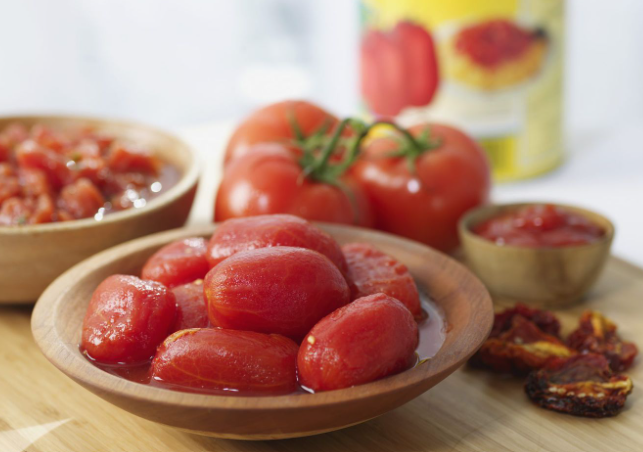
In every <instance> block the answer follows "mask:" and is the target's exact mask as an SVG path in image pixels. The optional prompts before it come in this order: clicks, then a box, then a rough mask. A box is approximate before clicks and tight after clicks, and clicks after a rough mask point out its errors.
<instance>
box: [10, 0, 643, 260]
mask: <svg viewBox="0 0 643 452" xmlns="http://www.w3.org/2000/svg"><path fill="white" fill-rule="evenodd" d="M532 1H538V0H532ZM567 18H568V20H567V31H568V34H567V38H568V40H567V49H566V69H567V70H566V81H565V85H566V91H565V101H566V103H565V104H566V131H567V142H568V146H567V148H568V159H567V162H566V164H565V165H564V166H563V167H562V168H560V169H559V170H557V171H555V172H552V173H550V174H548V175H546V176H544V177H542V178H539V179H535V180H531V181H525V182H521V183H514V184H504V185H499V186H497V187H496V189H495V193H494V195H495V199H496V200H498V201H505V200H522V199H526V200H552V201H561V202H568V203H575V204H581V205H584V206H586V207H590V208H594V209H596V210H599V211H601V212H603V213H605V214H607V215H608V216H610V217H611V218H612V219H613V220H614V221H615V222H616V225H617V230H618V232H617V239H616V242H615V251H616V253H617V254H620V255H623V256H625V257H627V258H629V259H631V260H634V261H637V262H638V263H639V264H641V265H643V233H642V231H643V214H642V213H641V209H642V207H643V201H642V198H643V145H641V133H642V132H643V27H642V26H641V24H642V23H643V1H642V0H611V1H606V0H568V14H567ZM358 30H359V17H358V12H357V6H356V3H355V2H354V1H351V0H306V1H305V0H235V1H231V0H163V1H161V0H135V1H132V0H56V1H50V0H20V1H15V0H0V42H1V43H2V45H1V46H0V49H1V50H0V81H1V82H2V83H1V84H0V114H12V113H16V112H43V111H47V112H73V113H88V114H95V115H107V116H117V117H128V118H134V119H138V120H142V121H145V122H150V123H155V124H158V125H161V126H166V127H170V128H173V129H175V130H177V131H180V132H181V133H183V134H184V136H185V137H186V138H187V139H189V140H190V141H192V142H193V143H194V144H195V145H197V146H198V147H199V149H200V151H201V152H202V154H203V155H204V157H205V158H206V160H208V161H209V163H210V165H209V167H208V168H210V169H208V170H207V173H206V174H205V175H204V176H205V178H204V180H205V181H206V182H205V184H204V187H203V188H202V191H201V193H200V194H199V198H200V200H201V202H202V205H203V206H209V204H211V201H210V200H211V197H212V190H213V188H207V187H211V186H213V185H215V179H216V177H217V176H216V174H217V172H216V163H215V162H216V159H217V158H218V155H219V153H220V151H221V148H222V146H223V145H224V142H225V139H226V136H227V133H229V127H230V126H231V125H232V124H234V121H235V120H236V119H238V118H239V117H241V116H242V115H243V114H244V113H246V112H247V111H249V110H251V109H252V108H253V107H255V106H257V105H261V104H263V103H266V102H270V101H273V100H280V99H283V98H285V97H307V98H310V99H313V100H316V101H318V102H320V103H322V104H323V105H325V106H327V107H328V108H330V109H332V110H334V111H336V112H337V113H339V114H351V113H354V112H355V111H356V105H357V98H358V96H357V89H356V86H357V77H356V74H357V66H356V61H357V60H356V47H357V41H358ZM206 208H207V207H203V208H202V209H206ZM195 215H196V216H197V218H201V219H206V218H209V215H210V213H209V212H206V211H205V210H203V211H202V212H195Z"/></svg>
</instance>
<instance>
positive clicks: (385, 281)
mask: <svg viewBox="0 0 643 452" xmlns="http://www.w3.org/2000/svg"><path fill="white" fill-rule="evenodd" d="M342 251H343V252H344V256H345V257H346V262H348V272H349V275H350V278H351V281H352V282H353V284H354V285H355V290H354V292H353V298H362V297H365V296H367V295H375V294H377V293H383V294H386V295H388V296H390V297H393V298H395V299H397V300H399V301H401V302H402V304H403V305H404V306H406V307H407V308H408V309H409V311H411V314H413V315H414V316H415V317H416V318H418V319H419V318H421V317H422V306H421V305H420V295H419V294H418V289H417V286H416V285H415V281H414V280H413V277H412V276H411V274H410V273H409V270H408V269H407V268H406V266H405V265H404V264H402V263H400V262H398V261H396V260H395V259H393V258H392V257H391V256H389V255H387V254H384V253H382V252H381V251H380V250H378V249H377V248H375V247H374V246H373V245H371V244H368V243H349V244H348V245H344V246H343V247H342Z"/></svg>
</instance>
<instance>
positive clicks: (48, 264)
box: [0, 116, 199, 304]
mask: <svg viewBox="0 0 643 452" xmlns="http://www.w3.org/2000/svg"><path fill="white" fill-rule="evenodd" d="M11 122H20V123H23V124H26V125H28V126H29V125H32V124H35V123H40V124H45V125H48V126H51V127H55V128H57V129H77V128H80V127H91V128H94V129H96V130H98V131H100V132H105V133H107V134H110V135H113V136H116V137H119V138H125V139H127V140H131V141H132V142H134V143H140V144H141V145H143V146H146V147H149V148H150V149H151V150H152V151H153V152H155V153H156V154H157V155H158V156H160V157H161V158H162V159H164V160H165V161H167V162H169V163H171V164H173V165H175V166H176V167H178V168H179V170H180V171H181V173H182V175H181V178H180V180H179V181H178V183H177V184H176V185H175V186H173V187H171V188H170V189H169V190H167V192H165V193H162V194H161V195H160V196H159V197H157V198H155V199H153V200H151V201H150V202H148V203H147V205H146V206H145V207H143V208H140V209H131V210H126V211H123V212H115V213H110V214H109V215H105V217H104V218H103V219H102V220H101V221H96V220H94V219H93V218H88V219H82V220H75V221H69V222H61V223H48V224H39V225H30V226H18V227H9V226H0V250H1V251H0V304H3V303H33V302H34V301H35V300H36V299H37V298H38V297H39V296H40V294H41V293H42V291H43V290H44V289H45V288H46V287H47V286H48V285H49V284H50V283H51V282H52V281H53V280H54V279H56V277H58V276H60V275H61V274H62V273H63V272H64V271H65V270H67V269H69V268H70V267H72V266H73V265H75V264H77V263H78V262H80V261H82V260H83V259H85V258H87V257H89V256H91V255H93V254H96V253H97V252H99V251H102V250H104V249H107V248H109V247H111V246H114V245H116V244H119V243H122V242H126V241H128V240H131V239H134V238H137V237H141V236H144V235H148V234H152V233H155V232H159V231H164V230H167V229H174V228H177V227H180V226H183V224H185V221H186V220H187V217H188V214H189V212H190V208H191V207H192V201H193V200H194V195H195V192H196V186H197V180H198V176H199V170H198V164H197V159H196V156H195V154H194V152H193V151H192V150H191V149H190V147H189V146H188V145H187V144H185V143H184V142H183V141H181V140H179V139H178V138H177V137H175V136H173V135H170V134H168V133H166V132H163V131H161V130H158V129H155V128H153V127H150V126H146V125H141V124H136V123H131V122H124V121H113V120H106V119H92V118H80V117H70V116H13V117H2V118H0V129H2V128H4V127H5V126H6V125H7V124H9V123H11Z"/></svg>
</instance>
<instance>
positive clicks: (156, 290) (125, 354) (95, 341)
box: [81, 275, 176, 364]
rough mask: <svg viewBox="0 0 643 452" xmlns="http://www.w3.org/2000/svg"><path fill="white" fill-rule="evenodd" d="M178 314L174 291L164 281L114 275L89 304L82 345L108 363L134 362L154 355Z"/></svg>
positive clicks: (101, 285) (87, 351)
mask: <svg viewBox="0 0 643 452" xmlns="http://www.w3.org/2000/svg"><path fill="white" fill-rule="evenodd" d="M175 316H176V300H175V298H174V295H173V294H172V293H171V292H170V291H169V290H167V288H165V286H163V285H162V284H159V283H157V282H154V281H143V280H142V279H139V278H137V277H136V276H129V275H112V276H110V277H108V278H107V279H105V280H104V281H103V282H102V283H100V284H99V285H98V287H97V288H96V291H94V294H93V295H92V298H91V300H90V301H89V306H88V307H87V314H86V315H85V320H84V322H83V335H82V339H81V348H82V349H83V350H84V351H85V353H87V355H88V356H89V357H91V358H92V359H94V360H96V361H98V362H101V363H107V364H117V363H122V364H135V363H140V362H144V361H147V360H149V359H150V358H151V357H152V356H154V352H155V350H156V347H157V346H158V345H159V344H160V343H161V342H162V341H163V339H165V337H166V336H167V334H168V332H169V330H170V328H171V326H172V324H173V323H174V318H175Z"/></svg>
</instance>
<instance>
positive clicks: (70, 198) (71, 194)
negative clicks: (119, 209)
mask: <svg viewBox="0 0 643 452" xmlns="http://www.w3.org/2000/svg"><path fill="white" fill-rule="evenodd" d="M104 205H105V198H103V195H102V194H101V192H100V190H99V189H98V188H96V186H95V185H94V184H92V183H91V181H90V180H89V179H78V180H77V181H76V182H74V183H73V184H69V185H66V186H65V187H63V189H62V190H61V191H60V197H59V198H58V206H59V207H60V209H61V210H64V211H65V212H67V213H69V214H70V215H71V216H72V217H73V218H89V217H93V216H94V215H95V214H96V212H98V209H100V208H101V207H103V206H104Z"/></svg>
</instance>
